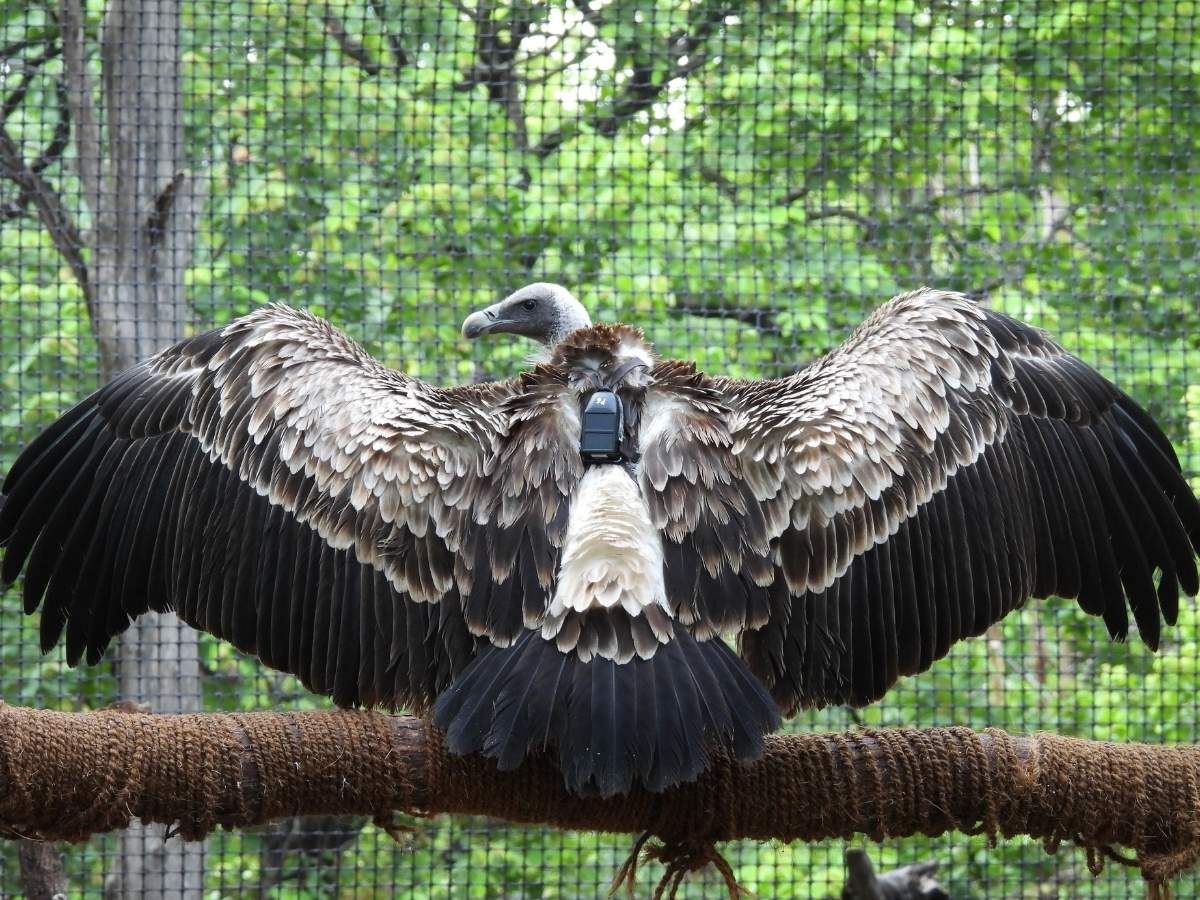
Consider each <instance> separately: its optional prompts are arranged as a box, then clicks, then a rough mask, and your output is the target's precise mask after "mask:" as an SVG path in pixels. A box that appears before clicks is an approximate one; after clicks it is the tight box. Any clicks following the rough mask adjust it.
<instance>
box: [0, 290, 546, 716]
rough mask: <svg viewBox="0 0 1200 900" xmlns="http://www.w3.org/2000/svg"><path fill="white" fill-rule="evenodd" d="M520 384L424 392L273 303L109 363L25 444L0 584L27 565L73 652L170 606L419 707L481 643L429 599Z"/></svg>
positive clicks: (334, 679) (355, 696) (451, 583)
mask: <svg viewBox="0 0 1200 900" xmlns="http://www.w3.org/2000/svg"><path fill="white" fill-rule="evenodd" d="M517 390H518V386H517V383H515V382H513V383H505V384H500V385H486V386H477V387H465V388H451V389H445V390H442V389H437V388H433V387H430V386H428V385H425V384H423V383H421V382H419V381H416V380H415V379H412V378H409V377H407V376H404V375H402V374H400V373H397V372H394V371H392V370H389V369H387V368H385V367H383V366H381V365H380V364H379V363H377V362H376V361H375V360H373V359H372V358H371V357H370V356H369V355H367V353H366V352H365V351H364V350H363V349H362V348H361V347H359V346H358V345H357V344H355V343H353V342H352V341H350V340H349V339H348V338H346V337H345V336H344V335H343V334H341V333H340V332H338V331H336V330H335V329H333V328H332V326H330V325H328V324H327V323H325V322H322V321H321V320H319V319H316V318H314V317H312V316H309V315H307V314H304V313H301V312H297V311H294V310H290V309H287V308H286V307H280V306H271V307H266V308H264V309H261V310H258V311H256V312H254V313H252V314H250V315H249V316H246V317H243V318H242V319H239V320H236V321H235V322H233V323H231V324H230V325H228V326H226V327H224V328H221V329H217V330H214V331H209V332H205V333H203V334H200V335H197V336H196V337H193V338H190V339H188V340H186V341H183V342H181V343H179V344H177V345H175V346H174V347H171V348H169V349H167V350H165V351H163V352H162V353H159V354H157V355H156V356H154V357H152V358H151V359H149V360H146V361H145V362H143V363H141V364H139V365H137V366H134V367H133V368H131V369H129V370H127V371H125V372H123V373H121V374H120V375H118V376H117V377H116V378H114V379H113V380H112V381H111V382H110V383H109V384H108V385H106V386H105V387H103V388H101V389H100V390H99V391H97V392H96V393H95V394H93V395H92V396H90V397H88V398H87V399H85V400H83V401H82V402H81V403H80V404H79V405H77V406H76V407H75V408H74V409H72V410H70V411H68V412H67V413H66V414H64V415H63V416H62V417H61V418H60V419H59V420H58V421H57V422H55V423H54V424H53V425H51V426H50V427H49V428H47V429H46V430H45V431H44V432H43V433H42V434H41V435H39V436H38V437H37V438H36V439H35V440H34V441H33V442H32V443H31V444H30V445H29V447H28V448H26V450H25V452H24V453H23V454H22V455H21V457H20V458H19V459H18V460H17V462H16V463H15V464H14V465H13V467H12V468H11V469H10V471H9V473H8V475H7V477H6V479H5V481H4V484H3V496H2V505H0V546H3V547H4V559H3V565H2V567H0V581H2V582H3V583H5V584H7V583H9V582H11V581H13V580H15V578H16V576H17V575H18V574H19V573H20V572H21V570H22V569H23V568H24V569H25V570H26V577H25V585H24V587H25V604H26V609H27V610H28V611H30V612H32V611H33V610H35V609H36V608H37V607H38V606H41V608H42V622H41V634H42V643H43V647H44V649H49V648H50V647H52V646H53V645H54V644H55V643H57V642H58V641H59V639H60V638H62V637H64V636H65V643H66V649H67V659H68V661H69V662H71V663H72V664H74V663H76V662H78V661H79V660H80V659H81V658H83V657H84V656H85V655H86V657H87V659H88V660H89V661H91V662H95V661H97V660H98V659H99V658H100V655H101V654H102V653H103V651H104V649H105V648H106V647H107V645H108V643H109V642H110V640H111V639H112V638H113V637H114V636H115V635H116V634H119V633H120V632H122V631H123V630H124V629H125V628H126V627H128V624H129V621H130V619H131V617H135V616H137V615H139V614H141V613H143V612H145V611H147V610H151V609H152V610H155V611H165V610H168V609H175V610H177V611H178V612H179V614H180V615H181V616H182V617H183V618H184V619H185V620H186V621H188V622H190V623H191V624H193V625H195V626H197V627H199V628H201V629H204V630H206V631H209V632H211V633H213V634H216V635H218V636H221V637H224V638H227V639H228V640H230V641H231V642H232V643H233V644H234V645H235V646H237V647H239V648H240V649H242V650H244V651H247V652H250V653H256V654H258V655H259V656H260V657H261V658H262V659H263V660H264V661H265V662H267V663H268V664H269V665H272V666H275V667H277V668H281V669H284V670H286V671H289V672H292V673H294V674H296V675H298V676H299V677H300V678H301V679H302V680H303V681H304V682H305V683H306V684H307V685H308V686H310V687H311V688H313V689H314V690H318V691H322V692H326V693H332V694H333V696H334V699H335V700H336V701H337V702H338V703H341V704H356V703H361V702H380V703H384V704H389V705H397V704H402V703H417V704H423V703H426V702H429V701H431V700H432V699H433V693H432V692H433V691H434V690H435V686H436V685H438V684H439V683H442V682H444V679H445V677H446V676H447V674H448V673H453V672H457V671H461V670H462V669H463V668H464V667H465V665H466V663H467V662H469V661H470V659H471V658H472V657H473V655H474V651H475V642H474V641H473V640H472V639H470V637H469V636H467V637H466V638H464V636H463V635H464V633H465V629H464V627H463V625H462V622H461V619H462V612H461V608H460V606H459V604H458V602H457V597H455V598H454V600H453V602H451V603H450V604H449V605H448V607H447V608H446V609H441V610H439V609H437V608H436V607H437V606H438V605H439V601H440V600H442V599H443V598H445V597H446V596H448V595H449V594H450V593H453V592H454V591H455V577H454V559H455V556H456V554H458V553H459V552H460V549H461V548H462V544H463V541H464V540H466V535H465V531H466V526H467V524H468V523H469V522H470V521H471V520H472V517H473V515H474V514H475V513H476V512H477V510H476V508H475V507H476V505H477V501H478V494H479V490H480V486H481V484H483V482H484V477H485V471H486V469H487V466H488V464H489V460H490V459H491V456H492V455H493V454H494V452H495V449H496V447H497V445H498V444H499V443H500V442H501V440H502V438H503V436H504V430H505V426H504V424H503V421H504V419H503V413H502V412H501V411H500V410H501V409H502V407H503V403H504V401H505V400H506V399H507V398H509V397H511V396H512V395H513V394H514V393H516V392H517ZM545 552H546V550H545V544H544V542H543V544H541V545H538V546H537V547H536V548H535V550H534V551H533V555H534V556H539V557H540V555H543V554H544V553H545ZM535 563H536V564H537V565H540V567H541V568H542V569H545V568H546V567H547V563H546V562H545V560H542V559H540V558H538V559H536V560H535ZM522 577H523V578H525V582H526V583H528V579H529V575H528V573H526V572H524V571H523V572H522ZM363 604H366V605H365V606H363ZM385 608H386V611H383V610H384V609H385ZM517 615H518V617H519V616H520V612H519V608H518V613H517ZM381 621H382V622H385V623H386V625H387V629H386V631H385V632H382V633H380V634H379V635H377V634H375V631H374V629H375V627H376V624H377V623H379V622H381ZM455 654H458V655H459V657H460V658H453V659H446V658H445V657H447V656H454V655H455Z"/></svg>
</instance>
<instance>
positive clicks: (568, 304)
mask: <svg viewBox="0 0 1200 900" xmlns="http://www.w3.org/2000/svg"><path fill="white" fill-rule="evenodd" d="M563 293H566V292H565V291H564V292H563ZM591 324H592V317H591V316H589V315H588V311H587V310H586V309H584V308H583V304H582V303H580V302H579V301H578V300H576V299H575V298H574V297H572V296H571V295H570V294H566V297H563V298H559V302H558V316H557V317H556V318H555V321H554V325H553V326H552V328H551V329H550V331H549V333H547V334H546V336H545V337H544V338H543V339H542V343H543V344H544V345H545V346H546V347H547V348H553V347H557V346H558V345H559V344H561V343H562V342H563V341H564V340H566V338H567V336H568V335H570V334H571V333H572V332H575V331H578V330H579V329H581V328H590V327H591Z"/></svg>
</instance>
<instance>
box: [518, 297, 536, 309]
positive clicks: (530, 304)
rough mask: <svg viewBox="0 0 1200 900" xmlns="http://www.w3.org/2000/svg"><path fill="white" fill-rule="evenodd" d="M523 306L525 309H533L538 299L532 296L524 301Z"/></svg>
mask: <svg viewBox="0 0 1200 900" xmlns="http://www.w3.org/2000/svg"><path fill="white" fill-rule="evenodd" d="M521 306H522V307H524V308H525V309H533V308H534V307H535V306H537V301H536V300H534V299H532V298H531V299H529V300H526V301H525V302H524V303H522V304H521Z"/></svg>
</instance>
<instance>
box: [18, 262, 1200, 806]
mask: <svg viewBox="0 0 1200 900" xmlns="http://www.w3.org/2000/svg"><path fill="white" fill-rule="evenodd" d="M463 332H464V334H465V335H467V336H468V337H477V336H480V335H483V334H488V333H495V332H508V333H517V334H525V335H528V336H531V337H534V338H537V339H539V340H540V341H542V343H543V344H544V345H545V348H546V352H545V357H546V358H545V361H544V362H541V363H539V364H537V365H535V366H533V367H532V368H531V369H530V370H529V371H527V372H525V373H523V374H522V375H521V376H520V377H518V378H515V379H512V380H510V381H505V382H500V383H495V384H485V385H471V386H462V387H451V388H437V387H433V386H430V385H427V384H424V383H422V382H420V381H419V380H417V379H415V378H411V377H409V376H406V375H404V374H402V373H399V372H396V371H394V370H391V369H388V368H386V367H384V366H382V365H381V364H379V363H378V362H376V361H375V360H374V359H372V358H371V357H370V356H369V355H368V354H367V353H366V352H365V351H364V350H363V349H362V348H360V347H359V346H358V345H357V344H355V343H354V342H353V341H351V340H350V339H349V338H347V337H346V336H345V335H343V334H341V333H340V332H339V331H337V330H336V329H334V328H333V327H332V326H330V325H329V324H327V323H325V322H323V321H321V320H320V319H317V318H315V317H313V316H310V315H308V314H306V313H303V312H299V311H296V310H292V309H289V308H287V307H284V306H268V307H264V308H262V309H259V310H256V311H255V312H253V313H251V314H250V315H248V316H245V317H243V318H241V319H239V320H237V321H235V322H233V323H231V324H229V325H227V326H225V327H224V328H220V329H216V330H214V331H209V332H206V333H204V334H201V335H198V336H196V337H194V338H191V339H188V340H186V341H183V342H182V343H180V344H177V345H176V346H174V347H171V348H169V349H167V350H164V351H163V352H161V353H159V354H157V355H156V356H154V357H152V358H150V359H148V360H146V361H145V362H143V363H141V364H140V365H137V366H135V367H134V368H132V369H130V370H128V371H127V372H125V373H123V374H121V375H119V376H117V377H116V378H115V379H114V380H113V381H112V382H111V383H109V384H108V385H106V386H105V387H103V388H101V389H100V390H99V391H97V392H96V393H94V394H93V395H92V396H90V397H88V398H87V399H86V400H84V401H82V402H81V403H80V404H79V405H77V406H76V407H75V408H74V409H72V410H70V411H69V412H67V413H66V414H64V415H63V416H62V418H60V419H59V420H58V421H57V422H55V423H54V424H53V425H51V426H50V427H49V428H47V429H46V430H45V431H44V432H43V433H42V434H41V435H39V436H38V437H37V438H36V439H35V440H34V441H33V442H32V443H31V444H30V445H29V446H28V447H27V448H26V449H25V451H24V452H23V453H22V454H21V456H20V458H19V459H18V460H17V461H16V463H15V464H14V465H13V467H12V469H11V470H10V471H9V473H8V475H7V478H6V479H5V481H4V484H3V495H4V496H3V500H2V505H0V546H3V547H4V548H5V550H4V558H3V564H2V567H0V582H3V583H4V584H8V583H11V582H12V581H14V580H15V579H16V578H17V576H18V574H19V573H20V572H21V571H22V570H24V572H25V579H24V600H25V609H26V611H27V612H30V613H32V612H34V611H35V610H37V609H38V608H39V607H40V609H41V622H40V627H41V642H42V648H43V650H49V649H51V648H52V647H54V646H55V645H56V644H58V643H59V642H60V641H61V640H63V639H64V638H65V644H66V654H67V660H68V662H70V663H71V664H75V663H77V662H78V661H79V660H80V659H82V658H84V657H86V658H87V659H88V661H89V662H92V663H94V662H96V661H97V660H99V659H100V656H101V654H102V653H103V652H104V650H105V648H106V647H107V646H108V643H109V641H110V640H111V639H112V637H113V636H114V635H117V634H119V633H121V632H122V631H124V630H125V628H126V627H127V626H128V624H129V622H130V620H131V619H132V618H133V617H136V616H138V615H139V614H141V613H143V612H145V611H147V610H150V609H153V610H166V609H174V610H176V611H177V612H178V613H179V615H180V616H181V617H182V618H183V619H184V620H186V621H187V622H189V623H191V624H192V625H194V626H196V627H197V628H201V629H203V630H205V631H208V632H211V633H213V634H215V635H218V636H220V637H223V638H226V639H228V640H230V641H232V642H233V643H234V644H235V645H236V646H237V647H239V648H240V649H242V650H244V651H246V652H248V653H253V654H256V655H257V656H258V657H259V658H260V659H262V660H263V662H265V663H267V664H268V665H270V666H273V667H275V668H278V669H281V670H283V671H286V672H290V673H293V674H295V675H297V676H298V677H299V678H300V679H301V680H302V681H303V683H304V684H305V685H306V686H307V687H308V688H310V689H311V690H314V691H317V692H320V693H326V694H330V695H332V697H333V699H334V700H335V701H336V702H337V703H339V704H342V705H358V704H361V705H382V706H386V707H401V706H404V707H410V708H414V709H417V710H425V709H431V710H432V713H433V715H434V718H435V721H436V722H437V723H438V724H440V725H441V726H442V727H444V728H445V729H446V731H447V734H448V740H449V746H450V748H451V750H453V751H454V752H457V753H471V752H482V753H485V754H487V755H489V756H491V757H494V758H495V759H496V760H497V761H498V763H499V764H500V766H501V767H503V768H512V767H515V766H517V765H519V764H520V763H521V762H522V760H523V759H524V758H525V757H526V755H527V754H529V753H530V752H534V751H539V750H543V749H548V750H550V751H551V752H553V753H554V754H555V755H556V758H557V760H558V763H559V766H560V768H561V770H562V772H563V777H564V780H565V782H566V784H567V786H568V788H570V789H571V790H573V791H577V792H580V793H599V794H603V795H612V794H617V793H622V792H625V791H628V790H629V789H630V788H631V787H632V786H633V785H634V784H636V783H640V784H642V785H644V786H646V787H648V788H650V789H651V790H662V789H664V788H666V787H669V786H670V785H672V784H675V783H678V782H681V781H687V780H691V779H694V778H695V777H696V776H697V775H699V774H700V772H702V771H703V770H704V769H705V767H706V766H707V764H708V761H709V758H710V754H711V753H712V752H714V751H715V750H720V751H728V752H732V753H734V754H735V755H737V756H738V757H742V758H752V757H754V756H756V755H758V754H759V753H760V752H761V750H762V738H763V735H764V734H765V733H768V732H770V731H772V730H773V729H775V728H776V727H777V726H778V724H779V721H780V716H781V714H783V715H787V714H790V713H792V712H794V711H795V710H796V709H797V708H799V707H808V706H821V705H825V704H831V703H851V704H856V705H858V704H865V703H869V702H871V701H873V700H876V699H878V698H879V697H881V696H882V695H883V694H884V693H885V692H886V691H887V690H888V688H890V687H891V686H892V685H893V684H894V683H895V682H896V680H897V678H899V677H900V676H901V675H910V674H914V673H916V672H920V671H922V670H924V669H926V668H928V667H929V666H930V665H931V664H932V663H933V661H934V660H936V659H938V658H940V657H942V656H943V655H945V653H946V652H947V651H948V650H949V649H950V646H951V645H952V644H953V643H955V642H956V641H958V640H960V639H962V638H964V637H967V636H970V635H976V634H980V633H981V632H983V631H984V630H985V629H986V628H987V627H988V626H989V625H990V624H992V623H994V622H996V621H998V620H999V619H1000V618H1001V617H1003V616H1004V615H1005V614H1006V613H1007V612H1009V611H1010V610H1012V609H1014V608H1016V607H1017V606H1020V605H1021V604H1022V603H1023V602H1024V601H1025V600H1026V599H1027V598H1029V597H1046V596H1050V595H1057V596H1062V597H1069V598H1075V599H1077V600H1078V602H1079V605H1080V606H1081V607H1082V608H1083V610H1085V611H1086V612H1088V613H1091V614H1093V615H1097V616H1101V617H1102V618H1103V619H1104V622H1105V624H1106V626H1107V628H1108V631H1109V633H1110V634H1111V635H1112V636H1113V637H1115V638H1118V639H1123V638H1124V637H1125V636H1126V634H1127V632H1128V629H1129V614H1130V612H1132V615H1133V621H1134V622H1135V623H1136V626H1137V631H1138V633H1139V634H1140V635H1141V637H1142V639H1143V640H1144V641H1145V642H1146V643H1147V644H1148V645H1149V646H1150V647H1151V648H1155V647H1157V645H1158V643H1159V640H1160V629H1161V623H1162V622H1163V621H1164V620H1165V621H1166V622H1167V623H1168V624H1173V623H1174V621H1175V618H1176V615H1177V613H1178V603H1179V595H1180V593H1181V592H1182V593H1185V594H1189V595H1194V594H1195V593H1196V592H1197V588H1198V583H1197V582H1198V578H1197V569H1196V558H1195V554H1196V551H1197V548H1198V547H1200V504H1198V503H1197V500H1196V497H1195V496H1194V495H1193V493H1192V491H1191V490H1190V488H1189V486H1188V484H1187V482H1186V481H1185V479H1184V477H1183V475H1182V474H1181V472H1180V466H1179V461H1178V459H1177V458H1176V456H1175V453H1174V451H1173V450H1172V448H1171V445H1170V442H1169V441H1168V440H1167V439H1166V437H1165V436H1164V435H1163V433H1162V431H1161V430H1160V429H1159V428H1158V426H1157V425H1156V424H1155V423H1154V421H1153V420H1152V419H1151V418H1150V416H1149V415H1148V414H1147V413H1146V412H1145V411H1144V410H1143V409H1142V408H1141V407H1139V406H1138V405H1137V404H1136V403H1134V402H1133V401H1132V400H1131V399H1130V398H1129V397H1128V396H1126V395H1125V394H1124V393H1122V392H1121V391H1120V390H1119V389H1117V388H1116V387H1114V386H1113V385H1112V384H1111V383H1109V382H1108V381H1107V380H1105V379H1104V378H1103V377H1102V376H1100V375H1099V374H1098V373H1097V372H1095V371H1094V370H1093V369H1091V368H1089V367H1088V366H1087V365H1086V364H1084V363H1083V362H1081V361H1080V360H1079V359H1077V358H1076V357H1074V356H1072V355H1070V354H1068V353H1067V352H1066V351H1064V350H1063V349H1062V348H1061V347H1060V346H1058V345H1057V344H1056V343H1054V342H1053V341H1052V340H1051V339H1050V338H1048V337H1047V336H1046V335H1045V334H1044V333H1042V332H1041V331H1038V330H1036V329H1033V328H1031V327H1030V326H1028V325H1025V324H1023V323H1021V322H1018V321H1017V320H1015V319H1012V318H1010V317H1008V316H1005V315H1002V314H1000V313H996V312H991V311H988V310H986V309H984V308H982V307H980V306H978V305H977V304H975V303H974V302H972V301H970V300H969V299H967V298H965V297H962V296H960V295H957V294H952V293H947V292H941V291H934V290H928V289H926V290H920V291H916V292H914V293H910V294H905V295H902V296H899V297H896V298H894V299H893V300H891V301H889V302H888V303H886V304H884V305H883V306H882V307H880V308H879V309H878V310H877V311H876V312H875V313H874V314H873V315H872V316H870V317H869V318H868V319H867V320H866V321H865V322H864V323H863V324H862V325H861V326H860V327H859V328H858V330H857V331H856V332H855V333H854V334H853V335H852V336H851V337H850V338H849V339H848V340H847V341H846V342H845V343H844V344H842V345H841V346H840V347H838V348H837V349H835V350H834V351H832V352H831V353H829V354H828V355H827V356H825V357H823V358H822V359H820V360H818V361H817V362H815V363H813V364H812V365H810V366H808V367H807V368H805V369H804V370H803V371H801V372H799V373H798V374H795V375H792V376H790V377H787V378H779V379H773V380H764V381H740V380H734V379H728V378H721V377H712V376H709V375H706V374H704V373H702V372H699V371H697V370H696V368H695V366H694V365H692V364H691V363H688V362H682V361H678V360H663V359H660V358H659V357H658V356H657V355H656V354H655V353H654V352H653V350H652V349H651V347H650V345H649V344H648V343H647V342H646V341H645V339H644V338H643V336H642V333H641V332H640V331H638V330H637V329H634V328H631V327H628V326H624V325H592V324H591V320H590V318H589V317H588V315H587V312H586V311H585V310H584V308H583V307H582V306H581V305H580V304H579V303H578V301H576V300H575V298H573V297H572V296H571V295H570V293H569V292H567V291H566V289H564V288H562V287H559V286H557V285H550V284H535V285H530V286H528V287H526V288H523V289H522V290H520V291H517V292H516V293H514V294H512V295H510V296H509V297H508V298H506V299H505V300H503V301H501V302H500V303H498V304H496V305H495V306H493V307H490V308H488V309H486V310H483V311H481V312H478V313H475V314H474V315H472V316H471V317H470V318H468V319H467V321H466V322H465V323H464V325H463ZM609 397H611V398H614V399H613V401H611V402H613V403H615V404H616V406H617V407H618V409H617V411H616V412H617V413H619V415H618V416H616V417H615V418H614V417H613V415H612V413H613V410H611V409H609V408H605V407H604V404H605V403H606V402H609V401H608V400H607V398H609ZM593 412H595V413H596V414H597V416H598V418H594V419H593V417H592V414H593ZM605 415H608V418H605ZM594 421H595V422H602V423H603V422H609V423H614V424H613V426H612V427H613V428H614V429H615V430H614V432H613V443H612V445H611V447H610V448H609V451H610V452H609V453H608V455H603V454H601V455H599V456H597V455H596V454H594V453H593V452H591V450H590V449H589V448H590V446H591V445H590V444H589V441H591V440H592V439H593V438H594V437H595V434H593V426H592V424H591V423H593V422H594ZM735 638H736V647H737V650H736V652H735V650H734V649H732V648H731V646H730V644H729V643H728V642H727V639H735Z"/></svg>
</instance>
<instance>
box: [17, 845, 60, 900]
mask: <svg viewBox="0 0 1200 900" xmlns="http://www.w3.org/2000/svg"><path fill="white" fill-rule="evenodd" d="M17 859H18V860H20V864H21V892H22V893H23V894H24V895H25V900H66V897H67V875H66V872H64V871H63V864H62V857H61V856H59V855H58V851H57V850H56V849H55V848H54V845H53V844H51V843H47V842H45V841H31V840H27V839H26V840H22V841H21V842H20V844H19V845H18V846H17Z"/></svg>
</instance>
